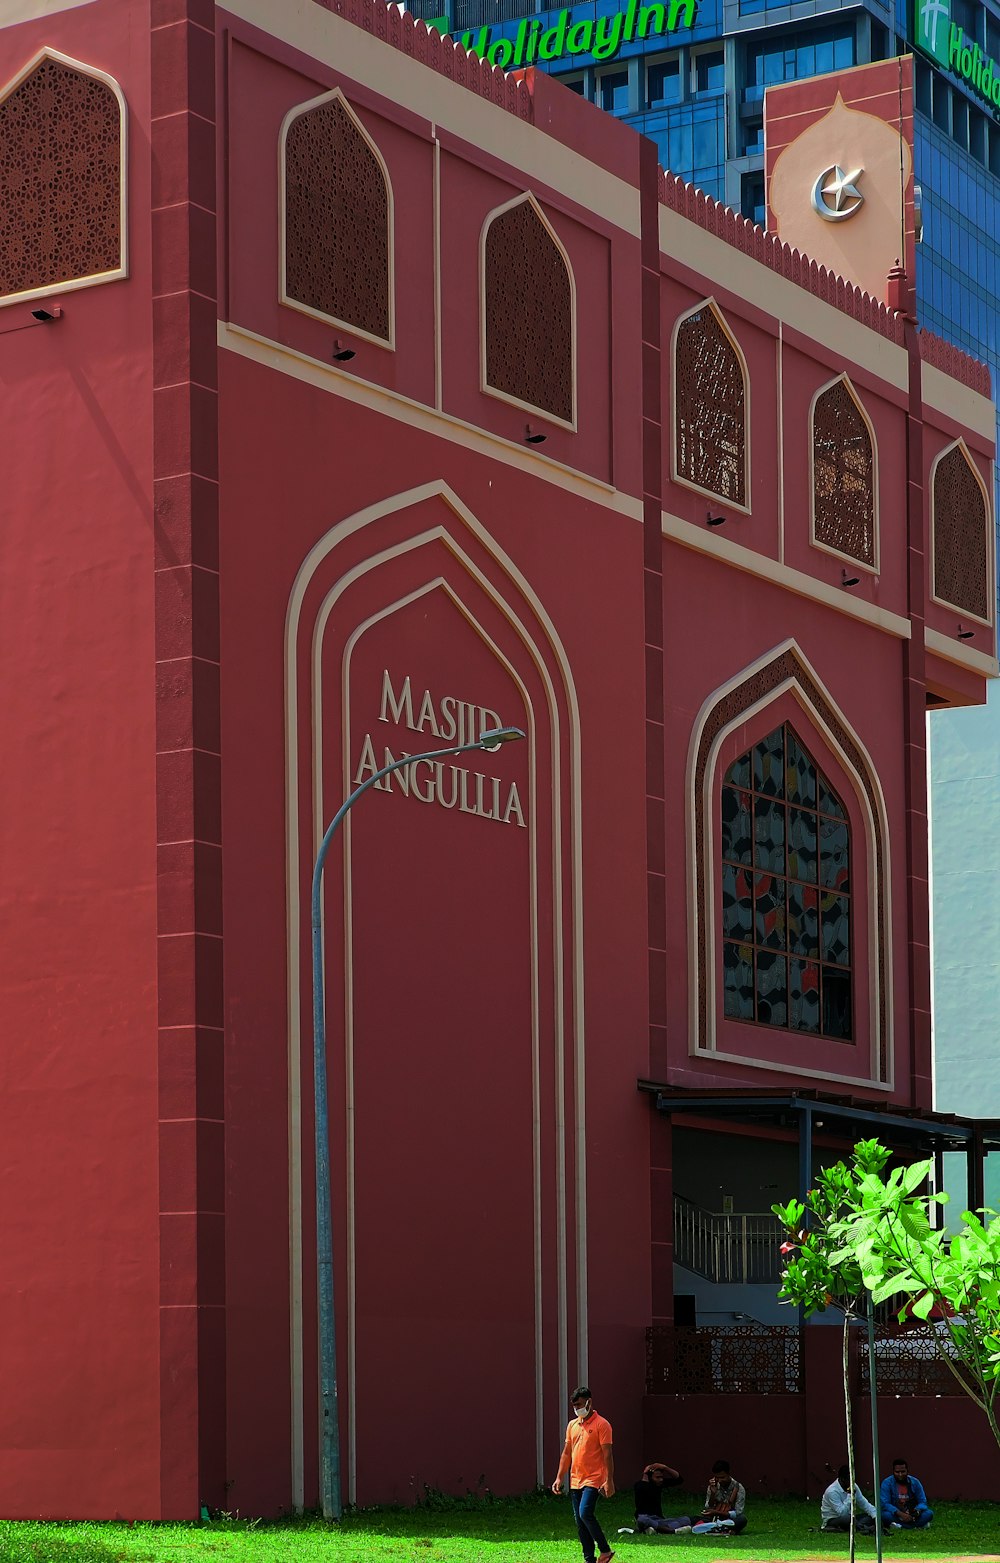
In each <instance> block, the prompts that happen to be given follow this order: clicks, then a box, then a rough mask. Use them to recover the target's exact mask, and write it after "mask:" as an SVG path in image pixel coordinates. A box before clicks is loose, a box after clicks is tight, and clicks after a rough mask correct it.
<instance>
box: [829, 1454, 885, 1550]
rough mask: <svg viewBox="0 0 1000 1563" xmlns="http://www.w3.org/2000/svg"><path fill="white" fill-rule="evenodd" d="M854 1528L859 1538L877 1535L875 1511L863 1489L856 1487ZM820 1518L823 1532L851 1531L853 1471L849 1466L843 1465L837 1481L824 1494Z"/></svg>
mask: <svg viewBox="0 0 1000 1563" xmlns="http://www.w3.org/2000/svg"><path fill="white" fill-rule="evenodd" d="M854 1514H855V1521H854V1528H855V1531H856V1532H857V1534H858V1535H859V1536H872V1535H874V1533H875V1510H874V1509H873V1508H872V1506H871V1504H870V1503H869V1502H868V1499H867V1498H866V1497H865V1495H864V1493H863V1492H862V1491H861V1488H860V1487H859V1486H858V1485H857V1483H855V1486H854ZM819 1517H820V1519H821V1520H822V1524H821V1526H820V1529H821V1530H850V1528H851V1471H850V1467H849V1466H847V1465H842V1466H841V1467H840V1470H839V1471H838V1472H837V1480H836V1481H835V1482H831V1483H830V1485H829V1487H828V1488H827V1489H826V1492H825V1493H824V1494H823V1501H822V1503H821V1504H820V1509H819Z"/></svg>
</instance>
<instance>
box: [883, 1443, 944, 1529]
mask: <svg viewBox="0 0 1000 1563" xmlns="http://www.w3.org/2000/svg"><path fill="white" fill-rule="evenodd" d="M879 1499H880V1501H881V1505H882V1523H883V1524H884V1525H888V1526H889V1528H890V1529H891V1530H902V1529H903V1528H904V1526H905V1527H906V1528H907V1529H912V1528H914V1527H915V1528H916V1529H917V1530H926V1528H927V1526H928V1525H929V1524H930V1522H931V1520H932V1519H933V1518H934V1511H933V1510H932V1509H929V1508H928V1507H927V1494H926V1493H925V1492H924V1487H923V1483H922V1482H919V1481H918V1480H917V1478H916V1477H915V1476H911V1475H910V1471H909V1467H908V1466H907V1464H906V1461H905V1460H893V1462H892V1475H891V1476H887V1477H886V1478H885V1481H884V1482H883V1483H882V1485H881V1487H880V1488H879Z"/></svg>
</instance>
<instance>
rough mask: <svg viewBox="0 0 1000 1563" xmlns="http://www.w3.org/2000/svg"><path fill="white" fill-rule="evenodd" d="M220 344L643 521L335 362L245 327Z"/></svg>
mask: <svg viewBox="0 0 1000 1563" xmlns="http://www.w3.org/2000/svg"><path fill="white" fill-rule="evenodd" d="M217 340H218V345H219V347H220V348H225V349H226V350H227V351H229V352H231V353H238V354H239V355H240V357H242V358H249V359H250V360H251V361H252V362H253V363H257V364H264V365H265V366H266V367H267V368H268V369H273V370H275V371H276V372H277V373H278V374H287V375H291V376H292V378H293V379H295V380H301V381H302V383H303V384H305V385H314V386H316V387H317V388H318V389H319V390H321V391H327V392H329V393H330V394H331V395H332V396H342V397H344V398H345V400H347V401H350V402H354V403H356V405H357V406H359V407H367V408H369V409H370V410H371V411H373V412H379V413H382V414H384V415H385V416H386V417H389V418H395V419H396V420H397V421H398V422H400V423H407V424H409V425H410V426H411V427H412V428H415V429H421V430H423V432H424V433H426V434H434V435H437V437H438V438H439V439H445V440H451V441H452V443H453V444H455V445H463V446H464V447H465V448H466V449H467V450H474V451H475V452H476V453H477V454H478V455H480V456H489V457H492V459H493V460H494V461H502V462H504V463H505V464H506V465H507V466H509V467H517V468H518V469H519V470H520V471H522V472H525V473H527V474H529V475H530V476H531V477H536V478H542V479H544V481H545V482H546V483H553V484H555V486H556V487H557V488H560V489H562V490H563V491H564V492H565V493H567V494H572V495H574V497H575V498H577V499H585V500H587V501H589V502H590V503H591V504H596V505H602V506H603V507H604V508H605V509H606V510H613V511H615V512H616V514H618V515H621V516H627V517H628V518H629V519H630V520H632V521H641V520H642V501H641V500H640V499H637V498H635V496H634V495H632V494H626V493H623V492H622V490H621V489H616V488H613V487H612V485H611V484H610V483H603V482H602V481H601V479H600V478H591V477H588V476H587V475H586V474H585V473H581V472H577V471H576V470H575V469H574V468H572V467H566V466H564V465H563V464H562V462H560V461H553V459H552V457H551V456H543V455H541V454H539V453H538V452H537V451H536V449H535V448H534V447H533V446H529V445H515V444H514V443H513V442H512V441H511V440H505V439H504V438H503V437H502V436H501V435H499V434H489V433H487V432H485V431H484V430H482V429H479V428H477V427H476V426H475V425H474V424H471V423H466V422H465V421H464V420H463V419H461V418H456V417H454V416H453V415H452V414H451V413H446V412H436V411H435V410H434V408H433V407H428V406H427V405H426V404H425V403H424V402H415V401H411V399H410V398H409V397H408V396H401V395H400V394H399V392H398V391H390V390H387V389H386V388H385V387H384V386H381V385H375V384H373V382H372V381H371V380H362V379H361V378H360V377H359V376H358V375H356V374H349V373H345V372H344V371H343V370H341V369H338V368H337V367H336V366H335V365H333V364H324V363H321V362H320V361H319V359H317V358H310V357H309V355H308V354H307V353H300V352H298V351H297V350H296V349H294V348H291V347H285V346H284V345H283V344H282V343H281V342H273V341H271V340H270V338H268V337H263V336H259V335H258V334H257V332H255V331H248V330H247V329H246V327H245V326H237V325H233V324H232V322H227V321H224V320H220V321H219V326H218V332H217ZM539 416H545V415H544V414H539Z"/></svg>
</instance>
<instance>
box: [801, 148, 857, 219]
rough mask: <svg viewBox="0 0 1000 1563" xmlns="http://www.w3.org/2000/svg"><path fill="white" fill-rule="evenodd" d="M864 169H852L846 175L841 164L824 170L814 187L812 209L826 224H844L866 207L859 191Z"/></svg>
mask: <svg viewBox="0 0 1000 1563" xmlns="http://www.w3.org/2000/svg"><path fill="white" fill-rule="evenodd" d="M863 173H864V169H863V168H852V169H851V171H850V173H849V174H845V173H844V170H843V169H842V168H841V166H840V164H839V163H835V164H834V165H833V167H832V168H824V170H823V172H822V173H821V174H820V176H819V178H818V179H817V180H816V183H815V184H814V185H813V187H812V195H811V197H810V199H811V202H812V209H813V211H814V212H815V213H816V215H817V217H822V218H823V220H824V222H828V223H842V222H846V220H847V218H848V217H853V216H854V214H855V212H856V211H858V210H859V208H860V207H862V206H863V205H864V201H865V198H864V196H863V195H862V194H861V191H860V190H859V189H858V180H859V179H860V178H861V175H862V174H863Z"/></svg>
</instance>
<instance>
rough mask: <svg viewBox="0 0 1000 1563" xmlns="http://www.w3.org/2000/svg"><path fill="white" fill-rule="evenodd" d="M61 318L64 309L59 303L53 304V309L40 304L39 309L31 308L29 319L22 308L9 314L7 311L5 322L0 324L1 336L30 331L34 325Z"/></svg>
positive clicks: (45, 323)
mask: <svg viewBox="0 0 1000 1563" xmlns="http://www.w3.org/2000/svg"><path fill="white" fill-rule="evenodd" d="M61 319H62V310H61V309H60V307H59V305H58V304H53V306H52V308H51V309H45V308H43V307H41V306H39V308H38V309H32V310H30V311H29V312H28V319H27V320H25V318H24V316H23V315H22V314H21V312H20V310H18V311H13V310H12V311H11V312H10V314H9V315H7V314H6V312H5V318H4V323H3V325H2V326H0V336H10V335H11V333H12V332H14V331H30V330H31V328H32V326H48V325H51V324H52V322H53V321H55V320H61Z"/></svg>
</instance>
